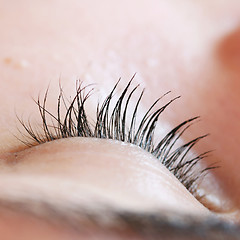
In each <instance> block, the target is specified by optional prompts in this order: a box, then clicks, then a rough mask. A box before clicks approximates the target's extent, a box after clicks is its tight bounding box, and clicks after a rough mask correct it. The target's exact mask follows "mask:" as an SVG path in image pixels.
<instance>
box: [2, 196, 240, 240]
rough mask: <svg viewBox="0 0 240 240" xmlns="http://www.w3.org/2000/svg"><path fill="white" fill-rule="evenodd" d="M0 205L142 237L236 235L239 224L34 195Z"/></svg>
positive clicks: (56, 220)
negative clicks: (59, 201) (64, 200)
mask: <svg viewBox="0 0 240 240" xmlns="http://www.w3.org/2000/svg"><path fill="white" fill-rule="evenodd" d="M1 209H7V210H11V211H14V212H17V213H22V214H25V215H30V216H33V217H36V218H39V219H42V220H44V221H47V222H49V223H54V224H56V223H58V224H64V225H65V226H67V227H70V228H73V229H74V230H76V231H77V232H79V233H81V232H83V231H84V230H86V229H83V228H86V226H87V225H86V223H87V224H88V225H89V226H90V227H91V226H93V227H98V228H103V229H104V231H105V230H106V232H107V231H108V230H110V231H115V232H119V231H120V232H121V231H131V232H133V233H135V234H137V235H139V236H141V238H143V239H159V237H161V238H163V239H165V240H167V239H169V240H170V239H171V240H172V239H178V240H181V239H185V240H187V239H194V240H195V239H196V240H198V239H208V240H215V239H216V240H220V239H228V240H230V239H233V240H234V239H240V226H239V225H235V224H233V223H229V222H225V221H223V220H220V219H218V218H216V217H214V216H209V217H207V218H206V217H205V218H201V217H197V216H193V215H192V216H191V215H184V214H179V213H176V212H169V211H168V212H166V211H161V212H159V211H158V210H156V212H154V211H142V212H141V211H129V210H124V209H121V208H117V207H113V206H110V205H108V204H103V203H99V204H96V206H95V207H92V206H90V205H89V206H88V205H87V204H85V205H84V206H83V205H80V204H71V205H69V204H68V203H67V204H65V203H63V204H61V206H60V207H59V206H58V204H56V205H54V204H53V203H51V202H48V201H42V200H41V201H39V200H37V199H22V200H21V201H20V200H16V199H15V200H12V201H11V200H10V199H8V200H6V199H5V200H4V199H0V210H1Z"/></svg>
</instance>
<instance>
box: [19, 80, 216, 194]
mask: <svg viewBox="0 0 240 240" xmlns="http://www.w3.org/2000/svg"><path fill="white" fill-rule="evenodd" d="M133 78H134V76H133V77H132V79H131V80H130V81H129V83H128V84H127V86H126V87H125V89H124V90H123V91H122V93H121V95H120V97H119V98H118V100H117V102H116V104H115V105H114V107H113V110H112V111H110V106H111V103H112V99H113V96H114V93H115V92H116V89H117V86H118V84H119V82H120V79H119V80H118V82H117V83H116V84H115V86H114V87H113V89H112V91H111V92H110V94H109V95H108V96H107V97H106V99H105V100H104V101H103V103H102V104H101V105H100V103H98V104H97V109H96V121H95V123H92V124H91V123H90V121H89V120H88V117H87V113H86V109H85V103H86V101H87V100H88V98H89V97H90V96H91V94H92V92H93V88H92V89H91V90H89V91H88V92H87V93H86V94H85V90H86V89H87V87H89V86H90V85H88V86H85V87H82V83H81V82H77V84H76V95H75V97H74V98H73V99H72V100H71V102H70V101H68V102H69V103H67V101H66V99H65V97H64V94H63V89H62V87H61V86H60V94H59V97H58V102H57V116H55V115H54V114H52V113H51V112H49V111H48V110H47V109H46V103H47V96H48V89H47V90H46V92H45V95H44V98H43V103H42V104H41V101H40V97H38V100H37V101H35V103H36V104H37V106H38V109H39V113H40V116H41V119H42V125H41V127H40V128H41V130H42V131H43V134H42V133H41V132H40V131H39V130H36V129H34V128H33V126H32V125H31V123H30V120H28V121H27V122H24V121H23V120H21V119H20V118H19V117H18V120H19V122H20V123H21V125H22V126H23V128H24V130H25V131H26V133H27V134H24V133H23V132H21V131H20V133H21V135H22V137H23V139H20V141H22V142H23V143H24V144H26V145H27V146H29V147H32V146H35V145H37V144H42V143H45V142H49V141H53V140H56V139H61V138H68V137H93V138H107V139H113V140H118V141H123V142H127V143H132V144H134V145H136V146H139V147H141V148H142V149H144V150H146V151H148V152H149V153H151V154H152V155H153V156H155V157H156V158H157V159H158V160H159V161H160V162H161V163H162V164H164V165H165V166H166V167H167V168H168V169H169V171H171V172H172V173H173V174H174V175H175V177H176V178H177V179H178V180H179V181H180V182H181V183H182V184H183V185H184V186H185V187H186V188H187V189H188V190H189V191H190V192H191V193H192V194H193V195H194V196H196V195H197V194H196V190H197V187H198V184H199V183H200V182H201V180H202V179H203V177H204V176H205V175H206V173H207V172H208V170H210V169H214V168H216V167H215V166H208V167H206V168H204V169H201V170H198V171H196V170H194V167H195V166H196V164H197V163H198V162H199V161H201V160H202V159H203V158H205V157H206V156H207V155H208V153H209V152H210V151H208V152H204V153H202V154H200V155H198V156H196V157H193V158H189V157H188V153H189V151H190V150H191V149H192V148H193V147H194V146H195V145H196V144H197V142H198V141H199V140H201V139H203V138H205V137H206V136H207V135H203V136H200V137H197V138H195V139H193V140H191V141H189V142H187V143H185V144H183V145H181V146H180V147H177V148H176V149H175V150H173V148H174V147H175V146H176V143H177V142H178V140H179V138H180V137H181V136H182V135H183V134H184V132H185V131H186V130H187V129H188V128H189V127H190V126H191V125H192V124H193V123H194V122H195V121H196V120H197V119H199V117H194V118H191V119H188V120H186V121H184V122H182V123H181V124H179V125H178V126H176V127H175V128H174V129H172V130H171V131H170V132H169V133H168V134H167V135H166V136H165V137H164V138H163V139H162V140H161V141H159V143H158V144H155V143H154V133H155V130H156V126H157V121H158V118H159V116H160V115H161V113H162V112H163V111H164V110H165V109H166V108H167V107H168V106H169V105H170V104H171V103H172V102H174V101H175V100H176V99H178V98H179V96H178V97H175V98H173V99H172V100H170V101H169V102H168V103H167V104H165V105H164V106H162V107H161V108H158V109H157V110H155V111H153V108H154V107H155V106H156V104H157V103H158V102H159V100H160V99H162V97H164V96H165V95H166V94H168V93H169V92H167V93H166V94H164V95H163V96H162V97H160V98H158V99H157V100H156V101H155V102H154V103H153V104H152V105H151V106H150V108H149V109H148V110H147V112H146V113H145V115H144V116H143V118H142V119H141V121H140V123H139V125H138V127H136V119H137V112H138V108H139V104H140V102H141V100H142V97H143V94H144V90H142V91H141V93H140V95H139V96H138V99H137V102H136V104H135V107H134V110H133V112H132V116H131V119H130V127H129V124H128V122H127V114H128V107H129V104H130V102H131V100H132V97H133V94H134V93H135V92H136V90H137V89H138V87H139V85H137V86H135V87H134V88H133V89H132V90H131V91H130V92H129V89H130V86H131V84H132V81H133ZM127 94H128V95H127ZM124 100H125V103H124ZM62 104H63V105H64V107H65V110H66V113H65V115H64V117H63V118H62V117H61V106H62ZM124 104H125V105H124ZM123 105H124V106H123ZM47 116H48V117H50V120H51V124H49V121H48V120H47ZM196 197H199V196H196Z"/></svg>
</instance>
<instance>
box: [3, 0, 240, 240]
mask: <svg viewBox="0 0 240 240" xmlns="http://www.w3.org/2000/svg"><path fill="white" fill-rule="evenodd" d="M0 5H1V8H0V16H1V21H0V29H1V39H0V42H1V44H0V83H1V88H0V102H1V105H0V112H1V118H0V132H1V135H0V143H1V144H0V157H1V159H2V162H1V164H2V170H1V174H2V175H3V177H4V176H5V177H6V179H9V177H11V176H13V175H14V174H13V172H14V171H17V172H18V173H19V175H18V176H19V177H20V175H21V176H27V177H29V178H30V177H31V176H32V178H33V179H34V176H33V173H34V174H37V175H44V174H45V175H46V176H51V177H52V178H53V179H54V178H57V177H61V178H62V179H63V181H64V179H66V180H68V179H70V180H71V184H72V185H71V186H72V187H75V188H77V186H78V185H79V182H78V181H86V182H87V181H88V182H89V176H92V175H95V174H94V173H95V172H94V171H96V169H95V170H94V166H96V165H95V164H92V165H91V166H89V165H86V166H88V167H87V169H86V176H85V179H84V177H83V176H82V174H80V173H81V172H80V169H79V172H78V168H76V163H77V162H78V161H79V155H78V154H79V153H77V152H73V153H72V149H71V146H70V145H69V144H68V143H69V142H68V143H67V145H64V146H66V150H65V153H63V154H62V155H61V163H62V164H61V165H60V164H59V163H58V162H57V161H54V160H56V158H57V156H55V155H54V154H56V153H55V152H49V154H48V155H46V156H45V158H44V161H43V163H42V165H41V164H40V163H39V161H38V158H41V154H43V153H44V154H45V150H44V146H39V148H38V150H36V151H38V152H37V153H31V151H30V152H28V150H24V149H25V147H24V146H23V145H22V144H21V143H20V142H19V141H18V140H17V139H16V137H15V136H14V135H17V134H18V131H17V128H16V126H18V123H17V122H16V112H17V113H18V114H19V115H20V116H22V114H24V115H23V116H26V118H28V117H29V115H31V118H33V119H39V117H38V111H37V108H36V105H35V104H34V103H33V101H32V99H31V96H33V97H34V98H36V97H37V96H38V95H39V92H40V93H44V91H45V90H46V89H47V87H48V86H49V83H50V91H51V94H49V97H48V108H49V109H50V110H52V111H55V106H56V99H57V96H58V94H59V91H58V90H59V88H58V86H59V79H60V80H61V84H62V86H63V87H64V91H65V93H66V95H67V96H74V94H75V82H76V79H78V78H80V79H81V80H84V83H85V84H88V83H96V84H97V85H96V88H97V89H98V91H99V92H98V93H99V94H96V95H95V96H93V100H95V101H96V100H98V96H100V98H101V97H102V98H103V99H104V97H105V96H106V94H107V93H109V91H110V90H111V89H112V87H113V85H114V84H115V83H116V81H117V79H118V78H119V77H122V81H121V82H120V85H121V86H125V85H126V83H127V82H128V81H129V79H130V78H131V77H132V76H133V74H134V73H135V72H137V75H136V83H140V84H141V85H142V86H143V87H144V86H146V87H147V90H146V95H145V97H144V99H143V102H142V104H143V107H146V108H147V107H148V106H149V105H150V104H151V103H152V102H153V101H154V100H155V99H156V98H157V97H159V96H161V95H163V94H164V93H166V92H167V91H169V90H172V93H171V94H170V95H169V96H167V97H166V98H165V99H164V100H163V102H167V101H168V100H169V99H171V97H175V96H177V95H182V98H181V100H179V101H177V102H175V103H174V104H173V105H172V106H171V107H170V109H171V110H167V111H166V112H165V113H164V117H163V118H161V119H160V122H161V123H162V124H163V126H164V128H163V132H164V131H165V132H167V131H168V130H170V129H171V128H172V127H173V126H175V125H176V124H177V123H179V122H182V121H183V120H185V119H187V118H190V117H193V116H196V115H200V116H201V117H202V119H203V120H202V121H201V122H200V123H198V125H197V126H195V127H193V128H192V130H191V131H190V132H189V133H188V135H187V136H186V137H185V140H189V139H192V138H194V137H196V136H199V135H202V134H205V133H211V136H210V137H208V138H207V139H206V140H204V141H203V142H202V143H201V144H199V145H198V146H197V148H196V149H195V150H196V152H197V153H201V152H204V151H207V150H212V149H213V150H215V151H214V153H213V154H212V155H211V156H210V157H209V158H207V159H206V160H205V161H206V164H211V163H213V162H218V163H219V165H221V168H220V169H218V170H217V171H214V172H213V176H214V181H213V183H214V184H217V185H214V184H213V185H211V186H212V187H213V189H217V190H216V191H215V192H214V194H216V195H217V196H221V197H222V196H224V199H225V198H227V199H228V200H226V201H225V200H223V202H227V204H226V205H227V208H228V209H227V210H229V209H230V210H232V209H239V208H240V188H239V182H240V175H239V174H238V173H239V169H240V161H238V153H239V150H238V149H239V143H240V134H239V133H240V127H239V121H238V120H239V115H240V110H239V108H238V102H239V100H240V99H239V98H240V97H239V90H240V83H239V80H238V79H239V76H240V70H239V69H240V67H239V63H240V61H239V56H240V50H239V44H238V42H239V35H240V34H239V32H240V30H239V29H240V28H239V23H240V17H239V16H240V3H239V1H237V0H231V1H228V2H226V1H222V2H220V3H219V1H217V0H211V1H197V2H195V3H192V2H191V1H188V0H185V1H183V2H181V4H180V3H178V2H177V1H174V0H171V1H154V0H152V1H144V0H143V1H131V2H129V1H119V2H113V1H108V0H105V1H101V2H98V1H94V0H92V1H74V0H71V1H68V2H65V1H62V2H60V1H48V2H43V1H34V2H33V1H28V0H23V1H1V2H0ZM89 109H90V111H92V113H93V114H94V112H93V109H94V104H93V103H90V105H89ZM73 141H74V142H75V141H76V142H75V144H77V145H79V147H81V146H82V143H81V142H79V141H78V140H73ZM49 144H52V145H53V147H52V149H54V147H56V144H55V143H49ZM47 146H48V145H47ZM115 147H116V145H115V144H113V145H111V147H109V149H108V150H107V151H109V152H108V153H109V155H108V157H105V155H104V154H105V153H106V152H103V153H102V150H101V148H95V149H94V151H93V150H89V151H88V153H89V154H90V155H91V156H92V160H93V161H94V160H95V159H96V154H97V157H98V156H102V158H103V161H102V164H103V165H104V161H106V162H108V161H109V159H115V158H116V166H121V161H119V159H118V158H117V157H116V155H115V150H114V149H115ZM98 149H99V151H98ZM22 150H24V151H22ZM19 151H22V152H21V154H20V156H21V157H20V159H24V161H21V160H20V161H19V163H18V164H17V166H16V167H15V168H13V167H11V165H10V166H9V164H6V161H10V162H11V161H13V160H14V156H15V155H14V154H12V153H16V152H19ZM33 151H35V150H33ZM70 151H71V154H72V162H70V163H71V164H70V163H69V161H68V156H69V154H70ZM122 151H123V153H125V152H128V151H130V150H126V149H124V150H122ZM139 151H140V150H139ZM24 154H25V155H24ZM34 154H35V155H34ZM94 154H95V155H94ZM101 154H102V155H101ZM135 154H136V155H134V156H133V157H132V158H131V159H130V160H129V164H128V165H125V166H122V167H123V170H122V171H123V172H124V174H126V175H127V176H126V178H127V179H130V180H131V176H132V175H134V174H137V173H139V174H140V173H141V174H142V175H143V176H144V178H143V179H149V178H150V179H151V176H153V175H154V174H155V173H154V171H155V170H153V169H155V167H153V166H152V168H150V169H149V170H148V171H145V168H144V167H143V166H142V165H141V164H139V163H138V162H136V161H135V160H137V159H138V156H139V154H140V155H141V153H135ZM144 154H145V153H144ZM144 154H143V155H144ZM31 156H32V157H31ZM144 156H145V155H144ZM145 158H146V159H148V158H151V157H150V156H145ZM26 159H27V160H26ZM48 161H49V162H51V165H49V163H47V162H48ZM45 162H46V164H45ZM150 162H151V164H154V163H152V162H153V161H150V160H149V164H150ZM38 164H39V165H38ZM46 166H49V167H48V170H46ZM66 166H68V168H69V170H68V171H67V172H65V169H66ZM104 168H105V166H104ZM159 168H160V169H161V170H158V171H166V169H164V167H163V166H161V167H159ZM162 169H164V170H162ZM105 170H106V168H105ZM106 172H109V175H106V178H103V177H99V178H98V179H95V180H94V181H92V182H91V184H89V185H90V186H89V188H94V189H95V188H100V185H101V184H102V185H105V186H107V187H106V188H105V189H104V191H105V192H104V191H103V190H102V188H101V191H100V193H99V194H100V195H101V194H102V195H104V196H105V195H113V192H112V191H113V190H114V188H115V187H116V186H118V184H120V183H121V182H124V181H126V180H124V179H126V178H125V177H124V176H122V178H120V179H118V180H116V181H112V182H111V179H112V178H113V176H116V174H113V172H111V171H107V170H106ZM230 173H231V174H230ZM31 174H32V175H31ZM79 174H80V175H81V177H82V178H80V179H78V178H77V177H76V176H78V175H79ZM102 174H103V175H105V172H104V171H103V172H102ZM157 175H158V174H156V176H157ZM129 176H130V177H129ZM169 178H171V180H169V181H170V182H171V183H172V184H174V186H175V187H180V186H179V183H178V182H177V180H176V179H175V178H174V177H172V176H170V177H169ZM39 181H41V179H40V180H39ZM164 181H165V180H164ZM164 181H163V182H164ZM166 181H168V180H166ZM110 182H111V184H112V186H110V184H108V183H110ZM10 183H11V178H10V180H9V182H8V181H7V180H6V184H5V190H6V189H8V188H9V189H11V188H10V186H11V185H9V184H10ZM124 183H125V184H127V182H124ZM12 184H13V183H12ZM15 184H16V187H19V189H20V185H19V186H18V184H17V183H15ZM15 184H14V185H15ZM98 184H100V185H98ZM142 184H143V186H144V187H147V188H146V189H147V190H148V191H149V192H150V193H151V194H154V193H155V192H156V191H155V190H154V189H152V188H151V187H150V186H147V183H144V182H143V183H142ZM158 184H160V185H161V184H162V183H161V181H160V182H158ZM40 185H41V184H40ZM102 185H101V187H102ZM206 185H209V184H206ZM161 186H162V185H161ZM215 186H218V187H215ZM51 187H52V188H53V189H55V187H54V185H52V186H51ZM118 187H121V191H126V194H125V195H124V198H125V199H124V198H123V197H121V196H119V198H117V199H112V201H117V204H119V205H121V204H123V203H126V204H129V203H131V201H132V205H131V207H132V206H133V205H135V203H137V202H139V201H138V199H139V197H143V195H144V194H143V193H141V192H138V191H137V189H136V186H135V184H133V185H132V186H131V188H127V187H126V186H124V184H123V185H121V186H118ZM144 187H143V188H144ZM3 189H4V188H3ZM41 189H42V190H44V188H41ZM213 189H211V187H210V188H208V189H207V190H206V191H209V192H211V191H212V190H213ZM80 190H81V188H80V187H79V191H80ZM164 191H167V190H164ZM179 191H181V194H182V197H183V198H184V201H186V202H187V204H189V205H192V206H193V207H192V208H191V210H189V211H190V212H191V211H192V212H194V213H196V214H198V215H205V214H206V215H208V214H210V213H209V212H208V210H207V209H206V208H204V207H203V206H202V205H201V204H200V203H198V202H197V201H196V200H195V199H194V198H193V197H192V196H191V194H190V193H188V192H186V191H185V189H183V188H181V187H180V190H179ZM3 192H4V191H3ZM170 192H171V193H170ZM0 194H1V193H0ZM114 194H116V193H114ZM174 194H175V195H174ZM102 195H101V196H102ZM158 195H159V196H157V197H159V201H158V204H159V205H158V206H157V207H159V208H165V207H166V206H167V202H166V201H163V199H162V200H161V199H160V195H161V194H160V193H159V194H158ZM170 195H171V196H170ZM69 196H70V197H71V193H69ZM166 196H169V199H174V198H175V197H176V196H179V195H176V192H175V191H173V190H171V188H170V189H169V193H166ZM160 200H161V201H160ZM229 202H231V204H230V203H229ZM141 204H142V205H141V206H139V208H144V207H146V208H152V207H153V206H155V205H156V202H154V201H152V198H151V199H150V197H149V199H147V197H146V199H144V201H142V203H141ZM229 206H230V207H229ZM128 207H129V206H128ZM171 207H174V209H176V210H177V209H182V210H183V211H184V208H182V207H181V206H178V205H175V203H174V201H173V202H172V206H171ZM223 207H224V206H223ZM223 211H224V210H223ZM11 216H12V218H10V217H9V218H2V219H0V220H1V221H0V226H3V224H4V223H13V225H14V226H17V225H18V222H19V221H21V222H24V221H25V220H26V224H23V229H24V227H26V229H28V226H29V225H28V223H29V219H28V218H27V217H26V216H22V215H21V214H19V216H15V215H11ZM233 218H234V219H239V217H235V215H234V217H233ZM234 219H233V221H234ZM8 221H9V222H8ZM30 222H31V221H30ZM37 222H39V220H36V222H35V223H36V226H38V224H37ZM35 223H34V224H35ZM42 226H43V227H46V229H45V228H44V230H41V231H40V230H37V228H36V232H35V237H34V239H37V238H36V236H39V239H43V236H41V235H39V232H44V233H47V232H48V231H50V230H51V229H49V226H48V225H46V224H45V225H44V223H43V225H42ZM1 229H2V230H1ZM4 229H5V228H3V227H2V228H0V230H1V231H4ZM53 231H54V230H53ZM66 231H67V230H66ZM93 232H94V231H93ZM3 234H6V238H5V239H9V240H14V239H15V238H14V236H9V237H8V238H7V236H8V235H7V233H4V232H3ZM26 234H27V232H26ZM55 234H58V233H56V231H55ZM74 234H75V233H74ZM46 235H47V234H46ZM49 236H50V232H49ZM77 237H78V238H77V239H81V238H80V237H81V236H77ZM23 239H27V238H23ZM29 239H32V238H31V237H29ZM44 239H47V238H45V236H44ZM50 239H53V238H50ZM58 239H59V238H58ZM63 239H64V238H63ZM73 239H74V238H73Z"/></svg>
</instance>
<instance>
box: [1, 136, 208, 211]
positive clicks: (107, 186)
mask: <svg viewBox="0 0 240 240" xmlns="http://www.w3.org/2000/svg"><path fill="white" fill-rule="evenodd" d="M17 159H18V161H17V163H16V162H15V164H13V165H9V172H8V174H11V173H14V174H18V175H19V176H32V177H33V182H34V179H36V181H37V180H38V179H42V178H43V179H44V176H45V177H47V178H49V177H50V179H55V178H56V179H59V186H61V187H60V188H58V186H55V188H57V189H59V191H65V194H66V195H69V196H70V197H71V194H73V195H74V196H77V195H78V194H79V196H81V186H85V187H87V188H89V189H97V191H98V193H99V194H101V196H110V198H111V199H112V201H113V202H114V201H115V202H116V203H117V204H120V205H121V204H123V205H124V204H125V206H128V205H129V204H130V206H131V207H134V206H135V208H136V206H138V207H139V209H141V208H153V209H162V210H169V211H180V212H181V213H189V214H200V215H208V214H210V213H209V211H208V210H207V209H206V208H205V207H203V206H202V205H201V204H200V203H199V202H198V201H197V200H196V199H195V198H194V197H193V196H192V195H191V194H190V193H189V192H188V191H187V190H186V189H185V188H184V186H182V185H181V184H180V182H179V181H178V180H177V179H176V178H175V177H174V176H173V175H172V174H171V173H170V172H169V171H168V170H167V169H166V168H165V167H164V166H163V165H162V164H160V163H159V162H158V161H157V159H155V158H154V157H153V156H152V155H151V154H149V153H147V152H145V151H143V150H141V149H139V148H138V147H136V146H134V145H129V144H123V143H121V142H118V141H112V140H103V139H93V138H70V139H62V140H57V141H53V142H50V143H46V144H42V145H39V146H36V147H33V148H31V149H28V150H25V151H23V152H20V153H18V154H17ZM5 173H6V171H5ZM65 180H66V182H68V181H71V182H72V184H73V185H74V186H75V187H74V189H75V190H74V191H71V189H69V188H66V189H65V187H64V182H65ZM50 182H51V181H50ZM53 187H54V186H53ZM46 189H48V188H47V187H46ZM47 191H50V189H48V190H47ZM57 191H58V190H57ZM54 192H56V189H55V190H54ZM77 192H79V193H78V194H77ZM76 194H77V195H76Z"/></svg>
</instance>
